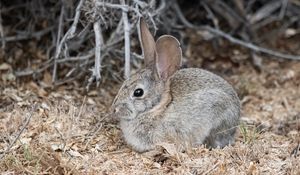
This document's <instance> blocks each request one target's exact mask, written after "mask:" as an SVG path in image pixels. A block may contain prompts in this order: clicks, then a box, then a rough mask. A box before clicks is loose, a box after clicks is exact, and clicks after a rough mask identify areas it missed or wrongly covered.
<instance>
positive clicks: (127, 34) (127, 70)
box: [120, 0, 130, 79]
mask: <svg viewBox="0 0 300 175" xmlns="http://www.w3.org/2000/svg"><path fill="white" fill-rule="evenodd" d="M120 2H121V4H122V5H125V1H124V0H120ZM122 19H123V25H124V38H125V78H126V79H127V78H129V76H130V26H129V23H128V16H127V12H126V11H124V10H123V11H122Z"/></svg>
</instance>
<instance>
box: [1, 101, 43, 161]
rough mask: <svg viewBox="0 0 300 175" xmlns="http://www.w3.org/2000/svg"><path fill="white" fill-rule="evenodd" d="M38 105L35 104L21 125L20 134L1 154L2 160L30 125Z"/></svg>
mask: <svg viewBox="0 0 300 175" xmlns="http://www.w3.org/2000/svg"><path fill="white" fill-rule="evenodd" d="M36 107H37V105H36V104H34V105H33V108H32V110H31V112H30V114H29V115H28V116H27V118H26V121H25V123H24V124H23V126H22V127H21V129H20V131H19V132H18V134H17V135H16V137H15V138H14V140H13V141H11V143H10V145H9V146H8V147H7V148H6V150H5V151H4V152H3V153H2V154H1V155H0V160H2V159H3V158H4V157H5V155H6V154H7V153H9V151H10V149H11V148H12V147H13V145H14V144H15V143H16V142H17V140H18V139H19V138H20V136H21V134H22V133H23V132H24V130H25V128H26V127H27V126H28V124H29V122H30V119H31V117H32V116H33V113H34V112H35V111H36Z"/></svg>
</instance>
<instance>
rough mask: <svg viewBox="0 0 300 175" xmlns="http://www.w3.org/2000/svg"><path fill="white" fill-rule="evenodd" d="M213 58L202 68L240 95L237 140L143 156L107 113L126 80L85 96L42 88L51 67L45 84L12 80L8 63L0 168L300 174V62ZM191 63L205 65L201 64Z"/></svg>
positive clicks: (1, 90) (1, 102) (0, 93)
mask: <svg viewBox="0 0 300 175" xmlns="http://www.w3.org/2000/svg"><path fill="white" fill-rule="evenodd" d="M191 56H192V55H191ZM211 62H213V64H210V63H211ZM211 62H206V63H205V62H201V65H206V66H205V68H207V69H209V70H211V71H213V72H215V73H217V74H219V75H221V76H222V77H224V78H225V79H226V80H228V81H229V82H230V83H231V84H232V85H233V86H234V87H235V89H236V90H237V92H238V93H239V96H240V99H241V103H242V118H241V125H240V126H239V129H238V133H237V136H236V142H235V144H234V145H233V146H228V147H225V148H224V149H212V150H209V149H206V148H204V147H198V148H193V149H191V150H188V151H186V152H178V151H177V150H176V149H175V147H174V145H172V144H164V145H161V146H158V147H157V149H156V150H154V151H150V152H147V153H143V154H140V153H136V152H134V151H132V150H131V149H130V148H129V147H128V146H127V145H126V144H125V143H124V140H123V139H122V133H121V131H120V129H119V128H118V124H117V123H116V122H114V121H113V120H111V119H110V118H109V116H108V115H107V113H108V112H109V107H110V104H111V102H112V100H113V97H114V95H115V94H116V93H117V91H118V88H119V87H120V85H121V84H120V83H112V82H107V83H105V84H101V86H100V88H98V89H94V90H91V91H90V92H88V93H87V94H84V93H82V91H81V89H80V88H77V86H75V85H74V87H72V86H71V85H68V86H60V87H58V88H56V89H50V88H43V87H46V86H45V84H46V85H47V84H49V82H50V81H51V76H50V73H47V72H46V73H45V74H44V78H43V80H42V81H41V82H39V83H36V82H35V81H26V82H16V83H12V84H11V83H8V81H14V80H10V78H9V77H11V75H10V73H8V72H9V71H6V70H8V69H10V67H9V65H4V64H2V68H1V69H0V70H2V80H1V86H0V131H1V138H0V151H1V152H0V153H1V157H0V158H1V162H0V172H2V173H3V174H167V173H170V174H300V163H299V162H300V155H299V153H298V151H299V141H300V133H299V131H300V62H295V61H278V59H277V58H276V59H272V58H265V59H264V60H263V64H262V65H263V66H262V69H261V71H258V70H257V69H255V68H254V66H252V64H251V62H250V61H242V63H238V64H237V63H232V62H226V63H225V62H223V61H220V60H215V61H211ZM187 64H188V66H194V67H200V63H198V62H195V61H194V62H192V63H187ZM0 67H1V66H0ZM12 79H13V78H12ZM43 85H44V86H43ZM24 126H25V127H24ZM19 133H21V134H20V136H19V137H18V134H19ZM16 137H18V139H17V140H16V142H15V143H14V144H11V143H13V141H14V140H15V138H16ZM297 146H298V147H297Z"/></svg>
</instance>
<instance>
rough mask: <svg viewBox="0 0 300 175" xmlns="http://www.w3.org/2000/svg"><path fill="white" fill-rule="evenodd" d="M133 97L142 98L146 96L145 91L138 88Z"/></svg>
mask: <svg viewBox="0 0 300 175" xmlns="http://www.w3.org/2000/svg"><path fill="white" fill-rule="evenodd" d="M133 95H134V96H135V97H141V96H143V95H144V91H143V89H141V88H138V89H136V90H135V91H134V93H133Z"/></svg>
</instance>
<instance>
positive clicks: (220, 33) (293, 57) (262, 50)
mask: <svg viewBox="0 0 300 175" xmlns="http://www.w3.org/2000/svg"><path fill="white" fill-rule="evenodd" d="M174 7H175V9H176V13H177V15H178V17H179V19H180V20H181V22H182V23H183V24H184V25H186V26H187V27H189V28H193V29H197V30H207V31H209V32H210V33H212V34H215V35H218V36H221V37H223V38H225V39H227V40H229V41H230V42H232V43H234V44H239V45H241V46H243V47H246V48H248V49H251V50H253V51H255V52H260V53H264V54H268V55H272V56H275V57H280V58H286V59H290V60H300V56H296V55H288V54H283V53H280V52H276V51H273V50H270V49H266V48H263V47H259V46H257V45H254V44H253V43H250V42H245V41H242V40H240V39H237V38H234V37H233V36H231V35H229V34H227V33H225V32H223V31H222V30H218V29H215V28H212V27H210V26H195V25H194V24H192V23H190V22H189V21H187V20H186V18H185V17H184V15H183V14H182V12H181V10H180V8H179V6H178V4H177V3H174Z"/></svg>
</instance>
